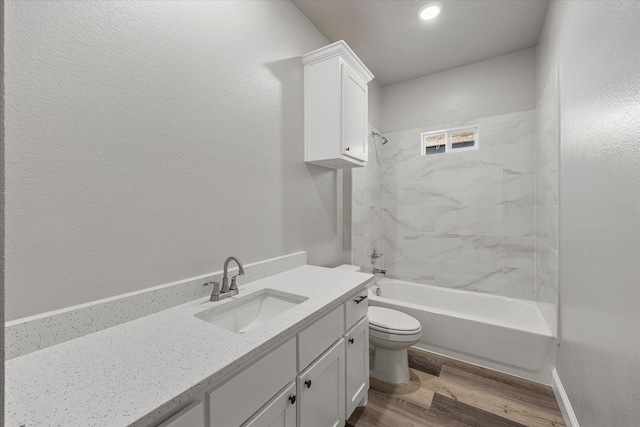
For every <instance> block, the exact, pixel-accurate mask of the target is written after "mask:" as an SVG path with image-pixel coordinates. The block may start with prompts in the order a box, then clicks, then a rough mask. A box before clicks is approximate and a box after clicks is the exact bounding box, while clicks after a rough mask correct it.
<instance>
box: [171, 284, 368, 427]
mask: <svg viewBox="0 0 640 427" xmlns="http://www.w3.org/2000/svg"><path fill="white" fill-rule="evenodd" d="M366 295H367V291H366V290H363V291H361V292H359V293H358V294H356V295H353V296H351V297H350V298H348V299H345V300H343V301H342V304H341V305H339V306H338V307H336V308H334V309H333V310H331V311H330V312H329V313H327V314H325V315H324V316H322V317H321V318H320V319H318V320H316V321H315V322H313V323H311V324H310V325H309V326H308V327H307V328H306V329H304V330H302V331H301V332H299V333H298V334H297V335H296V336H294V337H291V338H290V339H289V340H287V341H286V342H285V343H284V344H281V345H280V346H279V347H277V348H275V349H273V350H272V351H271V352H270V353H268V354H267V355H266V356H263V357H262V358H260V359H259V360H257V361H255V362H253V363H251V364H250V365H248V367H246V368H245V369H243V370H242V371H241V372H240V373H239V374H237V375H234V376H233V377H231V378H229V379H228V380H225V381H224V382H223V383H222V384H221V385H218V386H216V387H214V388H212V389H210V390H208V391H206V392H202V393H201V394H200V395H199V396H198V398H197V399H198V400H197V401H196V402H195V403H193V404H191V405H189V406H187V407H186V408H184V409H183V410H181V411H180V412H178V413H177V414H176V415H174V416H173V417H171V418H170V419H169V420H167V421H166V422H165V423H163V424H161V427H201V426H207V427H230V426H242V427H294V426H299V427H311V426H312V427H342V426H344V423H345V420H346V419H347V418H348V417H349V416H350V415H351V414H352V412H353V410H354V409H355V408H356V406H358V405H363V404H365V403H366V401H367V392H368V390H369V341H368V340H369V324H368V322H367V317H366V315H367V299H366ZM345 331H346V332H345ZM202 399H204V401H205V405H204V406H205V407H204V408H203V403H202V402H201V401H200V400H202ZM203 415H206V416H203Z"/></svg>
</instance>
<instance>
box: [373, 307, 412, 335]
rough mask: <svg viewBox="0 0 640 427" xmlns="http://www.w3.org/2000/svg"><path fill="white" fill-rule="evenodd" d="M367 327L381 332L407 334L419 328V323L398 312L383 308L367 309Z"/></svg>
mask: <svg viewBox="0 0 640 427" xmlns="http://www.w3.org/2000/svg"><path fill="white" fill-rule="evenodd" d="M369 327H370V328H372V329H375V330H378V331H381V332H390V333H398V334H402V333H405V334H406V333H407V332H415V331H417V330H419V329H420V328H421V326H420V322H418V320H417V319H416V318H414V317H411V316H409V315H408V314H405V313H403V312H401V311H398V310H392V309H390V308H384V307H372V306H370V307H369Z"/></svg>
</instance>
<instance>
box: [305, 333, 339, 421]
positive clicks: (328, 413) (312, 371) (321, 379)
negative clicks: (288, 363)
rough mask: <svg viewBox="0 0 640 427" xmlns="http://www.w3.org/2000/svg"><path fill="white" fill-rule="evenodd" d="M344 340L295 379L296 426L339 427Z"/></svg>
mask: <svg viewBox="0 0 640 427" xmlns="http://www.w3.org/2000/svg"><path fill="white" fill-rule="evenodd" d="M344 359H345V350H344V339H342V338H341V339H340V340H339V341H338V342H337V343H336V344H335V345H334V346H333V347H331V348H330V349H329V350H328V351H327V352H326V353H325V354H324V355H322V356H321V357H320V358H319V359H318V360H316V361H315V362H314V363H313V364H312V365H311V366H309V368H308V369H306V370H305V371H304V372H303V373H301V374H300V375H299V376H298V379H297V386H298V424H297V425H298V426H305V427H307V426H313V427H343V426H344V423H345V418H344V415H345V394H344V387H345V379H344V378H345V376H344V375H345V374H344V368H345V366H344Z"/></svg>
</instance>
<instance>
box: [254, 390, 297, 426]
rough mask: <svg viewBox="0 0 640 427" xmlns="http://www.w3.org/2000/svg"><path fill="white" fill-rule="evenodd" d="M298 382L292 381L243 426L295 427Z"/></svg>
mask: <svg viewBox="0 0 640 427" xmlns="http://www.w3.org/2000/svg"><path fill="white" fill-rule="evenodd" d="M296 400H297V396H296V384H295V383H291V384H289V386H288V387H286V388H285V389H284V390H283V391H282V392H280V393H279V394H278V395H277V396H276V397H274V398H273V399H271V401H270V402H269V403H267V404H266V405H264V407H263V408H262V409H261V410H260V411H258V413H257V414H256V415H254V416H253V417H252V418H251V419H250V420H249V421H247V422H246V423H245V424H243V425H242V427H295V426H296V414H297V411H296Z"/></svg>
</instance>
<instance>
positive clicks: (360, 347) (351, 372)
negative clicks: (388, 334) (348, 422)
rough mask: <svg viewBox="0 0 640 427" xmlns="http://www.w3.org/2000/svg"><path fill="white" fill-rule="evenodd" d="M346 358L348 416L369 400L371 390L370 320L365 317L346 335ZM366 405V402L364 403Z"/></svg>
mask: <svg viewBox="0 0 640 427" xmlns="http://www.w3.org/2000/svg"><path fill="white" fill-rule="evenodd" d="M344 339H345V346H346V348H347V352H346V353H347V358H346V367H345V371H346V381H347V387H346V398H347V404H346V405H347V406H346V410H347V412H346V416H347V417H349V416H351V414H352V413H353V411H354V410H355V409H356V407H357V406H359V405H360V403H361V402H363V401H366V399H367V390H369V318H368V317H365V318H364V319H362V320H361V321H360V322H358V323H357V324H356V326H354V327H353V328H351V330H350V331H349V332H347V333H346V334H345V335H344ZM363 403H364V402H363Z"/></svg>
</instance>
